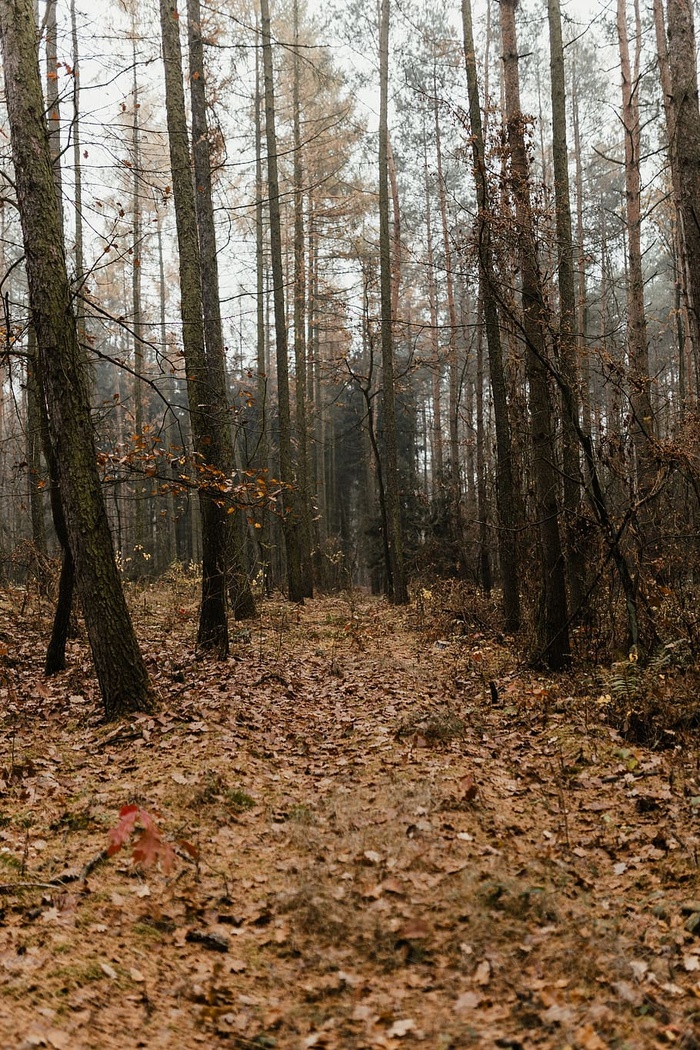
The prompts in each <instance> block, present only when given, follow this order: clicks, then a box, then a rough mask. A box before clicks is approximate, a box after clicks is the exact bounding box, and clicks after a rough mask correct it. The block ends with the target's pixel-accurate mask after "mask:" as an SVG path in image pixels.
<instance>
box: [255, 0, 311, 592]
mask: <svg viewBox="0 0 700 1050" xmlns="http://www.w3.org/2000/svg"><path fill="white" fill-rule="evenodd" d="M260 19H261V23H262V45H263V81H264V85H265V135H266V139H267V184H268V192H269V198H270V255H271V263H272V294H273V303H274V313H275V342H276V350H277V354H276V357H277V398H278V403H279V455H280V481H281V482H282V486H283V492H282V515H283V516H282V527H283V531H284V540H285V550H286V554H287V586H288V596H289V600H290V601H293V602H303V600H304V597H305V592H306V590H307V588H306V587H305V586H304V581H303V578H302V557H301V550H302V548H301V543H302V538H301V521H300V517H299V514H298V510H297V503H296V499H297V494H296V493H295V492H294V464H293V459H292V416H291V407H290V400H289V339H288V334H287V318H286V314H285V309H284V269H283V265H282V220H281V215H280V186H279V172H278V165H277V130H276V126H275V90H274V81H273V72H272V34H271V29H270V5H269V3H268V0H260Z"/></svg>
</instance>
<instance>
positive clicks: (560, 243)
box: [547, 0, 586, 612]
mask: <svg viewBox="0 0 700 1050" xmlns="http://www.w3.org/2000/svg"><path fill="white" fill-rule="evenodd" d="M547 11H548V18H549V50H550V56H551V88H552V92H551V93H552V158H553V162H554V204H555V211H556V231H557V249H558V253H559V260H558V263H559V265H558V277H559V367H560V368H561V371H562V375H563V379H564V382H565V383H566V385H567V386H568V388H569V390H570V391H571V394H572V398H573V402H572V404H571V410H572V411H573V412H575V414H576V420H574V419H571V418H569V414H568V412H564V413H563V421H562V434H563V438H562V446H563V447H562V467H563V473H564V500H563V504H562V506H563V510H564V513H565V515H566V522H565V536H566V546H567V578H568V583H569V602H570V607H571V609H572V610H574V611H576V612H577V611H578V610H579V609H580V608H581V606H582V605H583V602H584V593H585V582H586V564H585V560H584V556H583V552H582V551H581V550H580V548H579V544H578V541H577V534H578V528H577V525H578V519H579V510H580V506H579V504H580V499H581V462H580V453H579V442H578V436H577V434H576V426H575V423H576V421H577V420H578V415H579V400H578V390H579V377H578V366H577V361H576V356H577V352H576V287H575V281H574V242H573V236H572V232H571V195H570V190H569V150H568V147H567V142H566V80H565V76H564V45H563V41H562V30H561V9H560V6H559V0H548V4H547Z"/></svg>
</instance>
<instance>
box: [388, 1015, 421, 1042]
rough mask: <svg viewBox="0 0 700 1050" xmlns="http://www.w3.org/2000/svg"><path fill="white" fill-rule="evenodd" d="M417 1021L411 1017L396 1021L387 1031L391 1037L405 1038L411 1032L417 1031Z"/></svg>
mask: <svg viewBox="0 0 700 1050" xmlns="http://www.w3.org/2000/svg"><path fill="white" fill-rule="evenodd" d="M415 1030H416V1022H415V1021H413V1020H412V1019H411V1018H410V1017H407V1018H405V1019H404V1020H403V1021H394V1023H393V1025H392V1026H391V1028H390V1029H389V1031H388V1032H387V1033H386V1034H387V1036H388V1037H389V1039H403V1037H404V1036H405V1035H408V1033H409V1032H415Z"/></svg>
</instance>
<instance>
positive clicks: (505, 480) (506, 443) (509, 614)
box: [462, 0, 520, 632]
mask: <svg viewBox="0 0 700 1050" xmlns="http://www.w3.org/2000/svg"><path fill="white" fill-rule="evenodd" d="M462 27H463V32H464V59H465V66H466V73H467V89H468V93H469V122H470V125H471V134H472V159H473V165H474V181H475V184H476V201H477V218H476V241H477V254H478V259H479V289H480V294H481V298H482V301H483V309H484V327H485V330H486V346H487V351H488V362H489V373H490V377H491V392H492V396H493V412H494V421H495V427H496V455H497V459H496V503H497V507H498V518H499V525H500V529H499V533H498V552H499V559H500V563H501V564H500V568H501V577H502V580H503V613H504V618H505V627H506V630H507V631H508V632H514V631H517V630H518V628H519V626H520V570H519V565H518V549H517V532H516V528H517V524H518V518H519V515H518V511H517V508H518V505H519V502H520V499H519V494H518V491H517V486H516V483H515V476H514V471H513V448H512V439H511V428H510V419H509V414H508V400H507V395H506V378H505V370H504V367H503V350H502V346H501V331H500V326H499V322H498V306H497V298H496V278H495V273H494V265H493V252H492V248H491V224H490V210H491V205H490V195H489V185H488V177H487V173H486V148H485V143H484V132H483V125H482V121H481V107H480V104H479V86H478V80H477V72H476V53H475V50H474V31H473V28H472V12H471V0H462Z"/></svg>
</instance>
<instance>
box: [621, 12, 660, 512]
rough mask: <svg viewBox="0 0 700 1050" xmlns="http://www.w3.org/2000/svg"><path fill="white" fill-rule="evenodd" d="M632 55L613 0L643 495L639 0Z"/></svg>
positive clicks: (646, 439)
mask: <svg viewBox="0 0 700 1050" xmlns="http://www.w3.org/2000/svg"><path fill="white" fill-rule="evenodd" d="M635 12H636V22H637V32H636V54H635V68H634V72H633V71H632V67H631V64H630V52H629V39H628V32H627V5H626V0H617V33H618V41H619V45H620V70H621V75H622V126H623V129H624V135H625V196H626V206H627V266H628V286H627V352H628V355H629V365H630V405H631V409H632V441H633V444H634V451H635V458H636V466H637V488H638V497H639V498H640V499H642V500H643V499H645V498H646V497H647V496H648V495H649V493H650V492H651V490H652V488H653V484H654V477H655V467H654V460H653V455H652V441H653V438H654V413H653V410H652V405H651V379H650V375H649V345H648V340H647V322H646V313H645V310H644V271H643V268H642V241H641V229H642V198H641V192H642V180H641V172H640V167H639V165H640V158H641V147H642V136H641V123H640V116H639V91H638V87H639V55H640V50H641V23H640V19H639V11H638V7H637V0H635Z"/></svg>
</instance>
